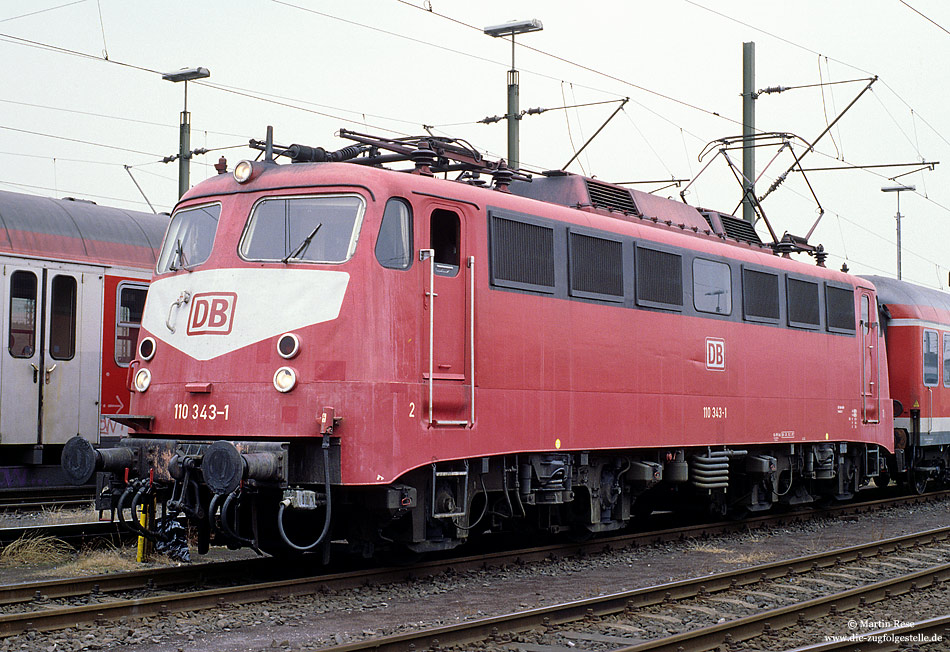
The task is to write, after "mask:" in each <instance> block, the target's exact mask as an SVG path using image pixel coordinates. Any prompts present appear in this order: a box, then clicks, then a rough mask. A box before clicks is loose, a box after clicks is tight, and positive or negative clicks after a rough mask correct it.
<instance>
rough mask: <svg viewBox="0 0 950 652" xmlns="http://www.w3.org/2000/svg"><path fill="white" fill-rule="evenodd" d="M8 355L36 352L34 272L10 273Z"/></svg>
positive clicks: (17, 355) (29, 354)
mask: <svg viewBox="0 0 950 652" xmlns="http://www.w3.org/2000/svg"><path fill="white" fill-rule="evenodd" d="M9 341H10V344H9V351H10V355H12V356H13V357H14V358H32V357H33V354H34V353H35V352H36V274H34V273H33V272H13V274H11V275H10V338H9Z"/></svg>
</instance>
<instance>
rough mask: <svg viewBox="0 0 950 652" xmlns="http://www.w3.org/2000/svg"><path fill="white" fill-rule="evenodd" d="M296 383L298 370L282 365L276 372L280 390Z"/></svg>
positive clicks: (276, 387)
mask: <svg viewBox="0 0 950 652" xmlns="http://www.w3.org/2000/svg"><path fill="white" fill-rule="evenodd" d="M142 371H146V370H145V369H143V370H142ZM296 384H297V372H296V371H294V370H293V369H291V368H290V367H281V368H280V369H278V370H277V371H276V372H275V373H274V389H276V390H277V391H278V392H289V391H290V390H292V389H293V388H294V385H296Z"/></svg>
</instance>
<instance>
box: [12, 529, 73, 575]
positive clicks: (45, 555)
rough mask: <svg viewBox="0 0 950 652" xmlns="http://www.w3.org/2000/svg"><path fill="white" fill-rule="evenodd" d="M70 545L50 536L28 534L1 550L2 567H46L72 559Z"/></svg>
mask: <svg viewBox="0 0 950 652" xmlns="http://www.w3.org/2000/svg"><path fill="white" fill-rule="evenodd" d="M74 554H75V553H74V551H73V549H72V547H70V546H69V544H67V543H65V542H63V541H61V540H59V539H57V538H55V537H50V536H40V535H37V534H27V535H24V536H22V537H20V538H19V539H17V540H16V541H14V542H13V543H11V544H9V545H7V546H5V547H4V548H3V550H0V566H6V567H22V566H46V565H52V564H62V563H65V562H66V561H68V560H70V559H72V557H73V555H74Z"/></svg>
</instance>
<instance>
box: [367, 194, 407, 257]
mask: <svg viewBox="0 0 950 652" xmlns="http://www.w3.org/2000/svg"><path fill="white" fill-rule="evenodd" d="M376 260H378V261H379V264H380V265H382V266H383V267H388V268H389V269H409V266H410V265H412V209H411V208H410V207H409V204H408V203H406V201H405V200H403V199H396V198H393V199H390V200H389V201H388V202H386V210H385V211H384V212H383V223H382V224H380V226H379V236H378V237H377V238H376Z"/></svg>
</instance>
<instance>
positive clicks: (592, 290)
mask: <svg viewBox="0 0 950 652" xmlns="http://www.w3.org/2000/svg"><path fill="white" fill-rule="evenodd" d="M569 238H570V239H569V242H570V254H569V265H570V269H571V275H570V278H571V295H572V296H580V297H587V298H591V299H607V300H608V301H620V300H622V299H623V245H622V244H621V242H620V241H619V240H607V239H605V238H596V237H593V236H589V235H583V234H581V233H575V232H574V231H571V232H570V234H569ZM604 295H606V296H604Z"/></svg>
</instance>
